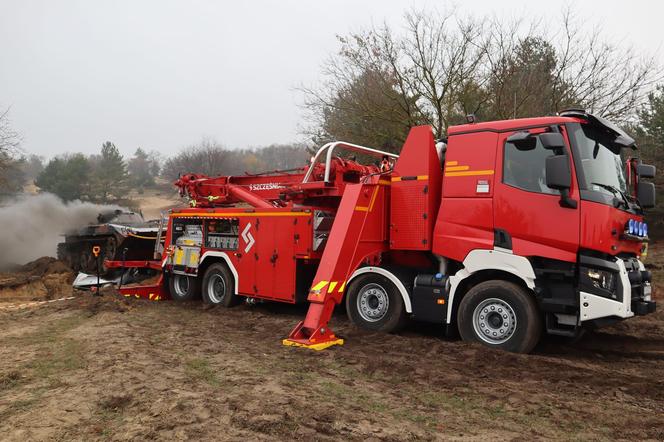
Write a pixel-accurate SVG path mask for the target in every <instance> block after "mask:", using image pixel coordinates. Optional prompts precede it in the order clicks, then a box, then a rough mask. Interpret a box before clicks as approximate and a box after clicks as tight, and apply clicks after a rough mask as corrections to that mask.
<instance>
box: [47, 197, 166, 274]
mask: <svg viewBox="0 0 664 442" xmlns="http://www.w3.org/2000/svg"><path fill="white" fill-rule="evenodd" d="M159 229H160V225H159V220H149V221H146V220H145V219H144V218H143V215H142V214H140V213H136V212H129V211H124V210H110V211H106V212H102V213H100V214H99V215H98V216H97V223H96V224H91V225H88V226H85V227H83V228H81V229H77V230H74V231H70V232H66V233H65V234H64V238H65V239H64V241H63V242H61V243H59V244H58V259H60V260H62V261H63V262H64V263H66V264H67V265H68V266H69V267H71V268H72V269H73V270H74V271H77V272H84V273H91V274H96V273H97V258H96V257H95V256H94V254H93V248H94V247H95V246H98V247H99V249H100V253H99V267H100V269H99V270H100V272H101V274H104V275H108V274H109V273H110V271H109V269H107V268H105V266H104V264H103V263H104V260H106V259H108V260H109V261H110V260H115V261H122V260H126V261H142V260H149V259H153V255H154V253H155V245H156V241H157V240H158V238H159V237H160V235H159Z"/></svg>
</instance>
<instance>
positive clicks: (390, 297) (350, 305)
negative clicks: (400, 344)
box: [346, 273, 406, 333]
mask: <svg viewBox="0 0 664 442" xmlns="http://www.w3.org/2000/svg"><path fill="white" fill-rule="evenodd" d="M346 312H347V313H348V317H349V318H350V320H351V322H352V323H353V324H355V325H357V326H358V327H361V328H364V329H366V330H373V331H381V332H386V333H392V332H396V331H399V330H400V329H401V328H403V326H404V325H405V324H406V309H405V307H404V304H403V298H402V297H401V293H399V290H398V289H397V287H396V286H395V285H394V284H393V283H392V281H390V280H389V279H387V278H385V277H384V276H382V275H377V274H371V273H367V274H364V275H360V276H358V277H357V278H355V279H354V280H353V282H352V283H351V284H350V286H349V287H348V291H347V294H346Z"/></svg>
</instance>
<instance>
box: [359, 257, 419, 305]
mask: <svg viewBox="0 0 664 442" xmlns="http://www.w3.org/2000/svg"><path fill="white" fill-rule="evenodd" d="M364 273H377V274H379V275H382V276H384V277H386V278H387V279H389V280H390V281H392V282H393V283H394V285H395V286H396V288H397V290H399V293H401V297H402V298H403V305H404V307H405V308H406V313H412V312H413V307H412V305H411V303H410V296H408V290H406V287H405V286H404V285H403V283H402V282H401V280H400V279H399V278H397V277H396V276H395V275H394V273H392V272H390V271H389V270H386V269H384V268H382V267H373V266H368V267H360V268H359V269H357V270H355V271H354V272H353V274H352V275H350V278H349V279H348V283H347V284H346V285H349V284H350V282H351V281H352V280H353V279H354V278H355V277H356V276H359V275H362V274H364Z"/></svg>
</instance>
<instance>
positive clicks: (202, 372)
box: [185, 358, 221, 387]
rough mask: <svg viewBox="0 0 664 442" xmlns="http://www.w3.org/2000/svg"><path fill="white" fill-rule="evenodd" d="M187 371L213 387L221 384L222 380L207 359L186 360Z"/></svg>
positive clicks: (192, 376)
mask: <svg viewBox="0 0 664 442" xmlns="http://www.w3.org/2000/svg"><path fill="white" fill-rule="evenodd" d="M185 373H186V374H187V376H189V377H190V378H191V379H194V380H197V381H202V382H205V383H207V384H209V385H211V386H213V387H219V386H221V381H220V380H219V378H218V377H217V374H216V372H215V370H214V369H213V368H212V367H211V366H210V362H209V361H208V360H207V359H204V358H194V359H190V360H188V361H187V362H185Z"/></svg>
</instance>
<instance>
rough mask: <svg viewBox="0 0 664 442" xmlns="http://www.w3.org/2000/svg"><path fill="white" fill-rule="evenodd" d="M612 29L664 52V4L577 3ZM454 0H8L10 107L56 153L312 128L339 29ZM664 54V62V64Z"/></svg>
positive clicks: (484, 1) (262, 138)
mask: <svg viewBox="0 0 664 442" xmlns="http://www.w3.org/2000/svg"><path fill="white" fill-rule="evenodd" d="M574 3H575V6H574V7H575V11H577V13H578V14H580V15H582V16H584V17H587V18H590V19H591V20H592V21H593V24H600V25H602V27H604V28H606V29H607V30H608V32H607V34H606V35H608V36H613V38H615V39H616V40H617V41H622V42H624V44H631V45H633V46H634V47H635V48H636V49H637V50H639V51H644V52H646V53H650V54H654V55H656V56H657V58H658V59H659V60H660V63H661V61H662V60H663V59H664V57H663V54H662V47H661V46H662V42H663V39H664V31H663V25H662V17H664V2H661V1H646V0H631V1H628V2H626V1H624V0H620V1H618V0H616V1H613V0H611V1H606V0H604V1H598V0H594V1H585V2H574ZM451 4H452V3H450V2H444V1H403V0H402V1H399V0H367V1H361V0H334V1H332V0H329V1H324V0H301V1H292V0H278V1H277V0H273V1H255V0H251V1H250V0H243V1H212V0H210V1H179V2H178V1H164V0H154V1H138V0H133V1H92V0H81V1H65V0H58V1H52V0H46V1H31V0H15V1H8V0H0V45H1V46H0V108H3V109H4V108H6V107H7V106H11V118H12V122H13V125H14V127H15V128H16V129H17V130H18V131H20V132H21V134H22V135H23V138H24V142H23V148H24V150H25V151H27V152H31V153H32V152H35V153H38V154H40V155H44V156H46V157H50V156H52V155H55V154H58V153H63V152H73V151H81V152H85V153H93V152H97V151H98V150H99V148H100V146H101V143H102V142H104V141H106V140H111V141H113V142H115V144H116V145H117V146H118V147H119V148H120V150H121V151H122V152H123V153H125V154H131V153H133V151H134V150H135V149H136V147H139V146H140V147H144V148H146V149H157V150H160V151H162V152H164V153H166V154H172V153H174V152H175V151H177V149H178V148H179V147H182V146H185V145H190V144H193V143H195V142H196V141H198V140H200V139H201V138H202V137H213V138H215V139H216V140H218V141H220V142H221V143H223V144H225V145H226V146H229V147H249V146H259V145H267V144H271V143H284V142H289V141H293V140H298V139H301V136H300V135H299V134H298V126H299V125H301V123H302V110H301V109H300V107H299V106H298V105H299V104H300V103H301V102H302V96H301V94H300V93H299V92H297V91H296V90H295V88H297V86H299V85H302V84H305V85H313V84H316V81H317V80H318V78H319V73H320V66H321V63H322V62H323V61H324V59H325V58H326V57H327V56H329V54H330V53H331V52H333V51H335V50H336V49H337V47H338V46H337V41H336V37H335V35H337V34H345V33H347V32H349V31H352V30H358V29H360V28H363V27H368V26H371V25H372V24H381V23H382V22H384V21H386V22H388V23H389V24H391V25H393V26H395V27H396V28H397V29H398V28H399V27H400V26H402V23H403V21H402V19H403V13H404V11H406V10H407V9H408V8H410V7H412V6H413V5H415V6H416V7H423V6H428V7H436V8H439V9H444V8H445V7H449V6H450V5H451ZM456 5H457V6H458V7H459V8H460V9H461V11H463V12H465V13H474V14H478V15H482V14H496V15H498V16H501V17H502V16H504V17H512V16H522V15H528V16H542V15H544V14H553V15H554V16H556V17H557V16H558V15H559V14H560V9H558V8H559V6H557V2H552V1H547V2H534V1H532V0H529V1H521V0H501V1H494V0H472V1H468V2H457V3H456ZM662 64H664V63H662Z"/></svg>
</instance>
